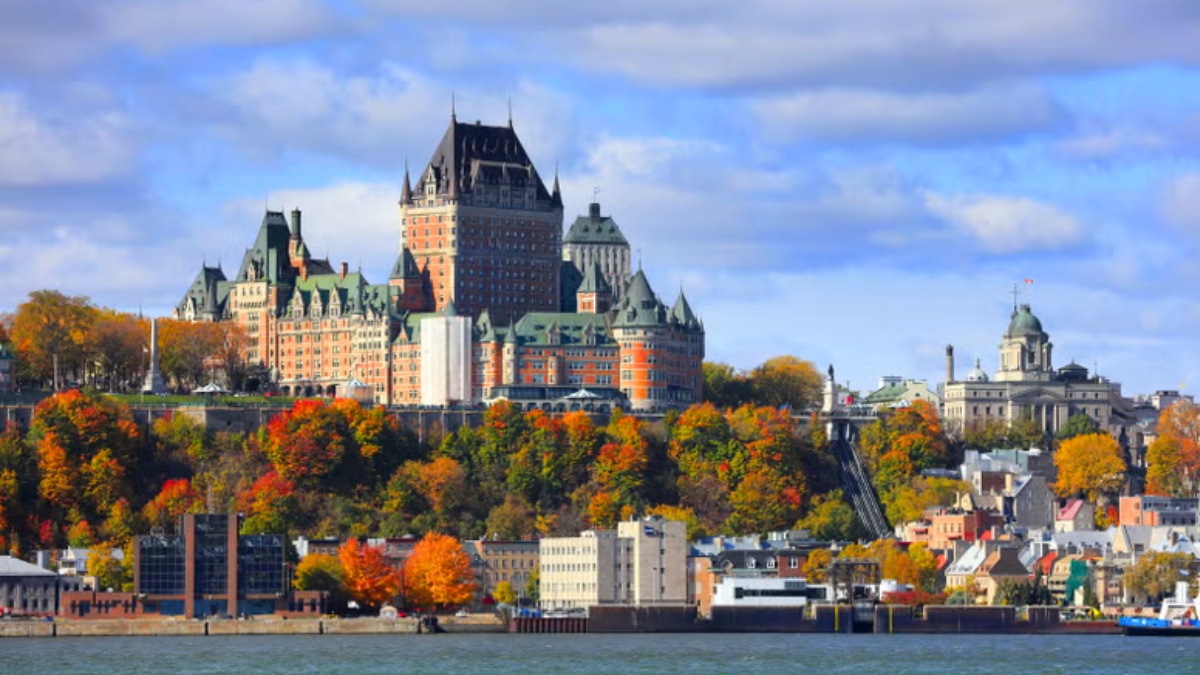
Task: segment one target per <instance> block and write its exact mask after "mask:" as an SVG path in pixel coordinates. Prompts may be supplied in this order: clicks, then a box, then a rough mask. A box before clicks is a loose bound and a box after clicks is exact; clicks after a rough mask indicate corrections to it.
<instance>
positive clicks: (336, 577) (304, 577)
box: [292, 553, 349, 610]
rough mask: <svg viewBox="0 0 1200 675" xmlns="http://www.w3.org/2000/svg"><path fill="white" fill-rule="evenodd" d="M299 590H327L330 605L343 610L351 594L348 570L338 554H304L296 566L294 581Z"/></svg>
mask: <svg viewBox="0 0 1200 675" xmlns="http://www.w3.org/2000/svg"><path fill="white" fill-rule="evenodd" d="M292 584H293V585H294V586H295V587H296V590H299V591H325V592H327V593H328V594H329V606H330V607H333V608H336V609H338V610H341V609H342V608H344V607H345V605H346V601H347V600H348V599H349V596H348V594H347V592H346V571H345V570H344V569H342V563H341V561H339V560H338V557H337V556H333V555H324V554H321V553H313V554H310V555H306V556H304V558H302V559H301V560H300V564H299V565H297V566H296V578H295V580H294V581H293V582H292Z"/></svg>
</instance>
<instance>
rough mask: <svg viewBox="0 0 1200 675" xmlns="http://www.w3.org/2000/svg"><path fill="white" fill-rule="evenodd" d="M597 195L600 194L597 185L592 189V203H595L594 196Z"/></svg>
mask: <svg viewBox="0 0 1200 675" xmlns="http://www.w3.org/2000/svg"><path fill="white" fill-rule="evenodd" d="M555 171H557V169H555ZM599 194H600V186H598V185H597V186H595V187H593V188H592V201H593V202H595V201H597V199H596V196H597V195H599Z"/></svg>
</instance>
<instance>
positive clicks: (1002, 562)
mask: <svg viewBox="0 0 1200 675" xmlns="http://www.w3.org/2000/svg"><path fill="white" fill-rule="evenodd" d="M1020 555H1021V550H1020V549H1018V548H1016V547H1015V546H1004V547H1001V548H999V549H996V550H995V551H993V552H992V554H991V555H989V556H988V557H987V560H985V561H984V562H983V564H982V565H980V566H979V571H978V573H979V574H986V575H988V576H992V577H1019V576H1028V575H1029V569H1028V568H1027V567H1025V565H1024V564H1022V563H1021V559H1020Z"/></svg>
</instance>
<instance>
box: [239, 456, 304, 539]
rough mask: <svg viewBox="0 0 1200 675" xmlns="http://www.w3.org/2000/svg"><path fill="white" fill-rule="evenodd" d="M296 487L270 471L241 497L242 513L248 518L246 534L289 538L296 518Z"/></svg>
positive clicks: (240, 508) (243, 525)
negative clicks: (285, 535)
mask: <svg viewBox="0 0 1200 675" xmlns="http://www.w3.org/2000/svg"><path fill="white" fill-rule="evenodd" d="M295 489H296V486H295V484H294V483H292V481H290V480H288V479H286V478H283V477H282V476H280V475H279V474H277V473H275V472H274V471H268V472H267V473H265V474H263V475H262V476H261V477H260V478H259V479H258V480H256V481H254V485H253V486H251V487H250V489H249V490H246V491H245V492H242V493H241V494H239V495H238V499H237V504H238V510H240V511H242V512H243V513H245V514H246V521H245V522H244V523H243V524H242V531H243V532H244V533H246V534H258V533H263V534H267V533H270V534H286V533H287V532H289V531H290V530H291V528H292V525H293V524H294V521H295V515H296V508H297V504H296V496H295V494H294V492H295Z"/></svg>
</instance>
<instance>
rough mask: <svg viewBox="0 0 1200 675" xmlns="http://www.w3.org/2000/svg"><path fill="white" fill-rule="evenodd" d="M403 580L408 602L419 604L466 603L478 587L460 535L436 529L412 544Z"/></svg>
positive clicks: (443, 605)
mask: <svg viewBox="0 0 1200 675" xmlns="http://www.w3.org/2000/svg"><path fill="white" fill-rule="evenodd" d="M404 584H405V590H406V592H407V594H408V601H409V603H410V604H413V605H416V606H418V607H446V606H448V605H462V604H466V603H468V602H470V601H471V596H472V595H474V593H475V590H476V585H475V574H474V573H473V572H472V571H471V558H470V557H469V556H468V555H467V553H466V551H464V550H463V549H462V546H460V545H459V543H458V540H457V539H455V538H454V537H449V536H446V535H444V534H438V533H436V532H430V533H428V534H426V535H425V537H424V538H423V539H421V541H419V542H417V545H416V546H414V547H413V552H412V555H411V556H409V558H408V562H406V563H405V564H404Z"/></svg>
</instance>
